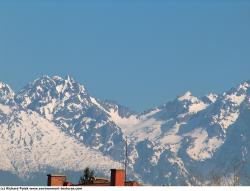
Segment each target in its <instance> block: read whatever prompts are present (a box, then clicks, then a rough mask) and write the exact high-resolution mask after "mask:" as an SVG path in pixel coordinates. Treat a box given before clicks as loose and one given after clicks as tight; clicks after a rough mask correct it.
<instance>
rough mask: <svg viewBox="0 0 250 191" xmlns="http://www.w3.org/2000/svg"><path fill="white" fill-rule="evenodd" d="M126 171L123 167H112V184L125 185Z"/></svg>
mask: <svg viewBox="0 0 250 191" xmlns="http://www.w3.org/2000/svg"><path fill="white" fill-rule="evenodd" d="M124 183H125V171H124V170H123V169H111V186H125V184H124Z"/></svg>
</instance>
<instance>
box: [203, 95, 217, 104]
mask: <svg viewBox="0 0 250 191" xmlns="http://www.w3.org/2000/svg"><path fill="white" fill-rule="evenodd" d="M217 99H218V95H217V94H215V93H209V94H207V95H206V96H204V97H203V98H202V101H204V102H205V103H207V104H211V103H215V102H216V100H217Z"/></svg>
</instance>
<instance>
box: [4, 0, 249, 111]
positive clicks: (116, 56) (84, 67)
mask: <svg viewBox="0 0 250 191" xmlns="http://www.w3.org/2000/svg"><path fill="white" fill-rule="evenodd" d="M43 74H48V75H60V76H65V75H67V74H69V75H71V76H73V77H74V78H75V79H76V80H77V81H78V82H80V83H82V84H85V86H86V88H87V89H88V91H89V92H90V94H92V95H93V96H96V97H98V98H101V99H112V100H116V101H118V102H119V103H121V104H124V105H127V106H129V107H131V108H132V109H134V110H137V111H141V110H144V109H148V108H150V107H153V106H158V105H160V104H162V103H165V102H167V101H169V100H172V99H174V98H175V97H176V96H177V95H180V94H182V93H184V92H185V91H187V90H190V91H191V92H192V93H193V94H194V95H197V96H203V95H205V94H207V93H209V92H211V91H213V92H218V93H220V92H223V91H225V90H227V89H229V88H231V87H233V86H235V85H237V84H238V83H240V82H242V81H245V80H249V79H250V1H243V0H242V1H241V0H237V1H230V0H225V1H222V0H217V1H215V0H207V1H205V0H204V1H198V0H197V1H194V0H192V1H191V0H190V1H178V3H177V2H176V1H167V0H166V1H157V0H156V1H147V0H146V1H144V2H143V1H136V0H135V1H129V0H128V1H125V0H124V1H80V0H79V1H76V0H68V1H63V0H60V1H59V0H58V1H55V0H50V1H48V0H47V1H46V0H45V1H25V0H23V1H11V0H6V1H0V81H4V82H6V83H8V84H10V85H11V86H12V88H13V89H14V90H15V91H17V90H19V89H20V88H22V87H23V86H24V85H25V84H26V83H28V82H29V81H31V80H34V79H35V78H37V77H39V76H41V75H43Z"/></svg>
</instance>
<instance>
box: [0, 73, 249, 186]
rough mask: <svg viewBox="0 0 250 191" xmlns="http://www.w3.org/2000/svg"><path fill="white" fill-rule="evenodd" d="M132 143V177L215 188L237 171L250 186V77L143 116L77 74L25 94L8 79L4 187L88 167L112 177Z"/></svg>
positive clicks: (3, 108)
mask: <svg viewBox="0 0 250 191" xmlns="http://www.w3.org/2000/svg"><path fill="white" fill-rule="evenodd" d="M126 142H127V143H128V150H127V151H128V158H127V160H128V169H127V173H128V175H127V176H128V179H134V180H138V181H140V182H142V183H143V184H146V185H210V184H212V182H215V179H216V180H217V181H218V179H219V180H220V182H224V183H225V182H226V183H228V184H229V183H232V181H233V180H234V179H235V177H236V176H237V177H238V179H239V182H238V183H239V184H241V185H249V178H250V160H249V159H250V158H249V157H250V155H249V151H250V81H245V82H243V83H241V84H239V85H238V86H237V87H234V88H232V89H230V90H228V91H225V92H224V93H222V94H214V93H210V94H208V95H205V96H204V97H201V98H198V97H195V96H194V95H192V93H191V92H186V93H185V94H183V95H181V96H178V97H177V98H175V99H173V100H172V101H169V102H166V103H165V104H163V105H161V106H158V107H155V108H152V109H150V110H148V111H144V112H142V113H137V112H134V111H132V110H131V109H129V108H127V107H124V106H122V105H120V104H118V103H116V102H114V101H107V100H100V99H98V98H95V97H93V96H91V95H90V94H89V92H88V91H87V90H86V88H85V86H84V85H82V84H80V83H78V82H76V81H75V80H74V79H73V78H72V77H70V76H67V77H65V78H62V77H59V76H42V77H40V78H38V79H36V80H34V81H32V82H30V83H28V84H27V85H26V86H25V87H24V88H22V89H21V90H20V91H19V92H17V93H15V92H14V91H13V90H12V89H11V88H10V86H9V85H7V84H5V83H3V82H0V145H1V146H0V153H1V154H2V155H1V157H0V180H1V181H0V184H2V185H7V184H9V185H15V184H19V185H21V184H24V185H25V184H30V185H32V184H33V185H35V184H41V185H42V184H44V185H45V184H46V173H51V172H59V173H66V174H67V173H69V174H77V175H78V174H79V173H81V172H82V171H83V169H84V168H85V167H87V166H89V167H91V168H93V169H95V171H96V173H97V174H99V175H103V176H109V169H111V168H123V166H124V165H123V164H124V160H125V153H126V151H125V143H126ZM41 176H43V177H42V178H41ZM9 177H10V178H9ZM44 179H45V180H44ZM73 181H77V180H73Z"/></svg>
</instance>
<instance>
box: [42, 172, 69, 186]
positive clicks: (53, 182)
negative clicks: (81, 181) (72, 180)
mask: <svg viewBox="0 0 250 191" xmlns="http://www.w3.org/2000/svg"><path fill="white" fill-rule="evenodd" d="M47 176H48V183H47V185H48V186H63V184H64V182H66V176H64V175H56V174H48V175H47Z"/></svg>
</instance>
